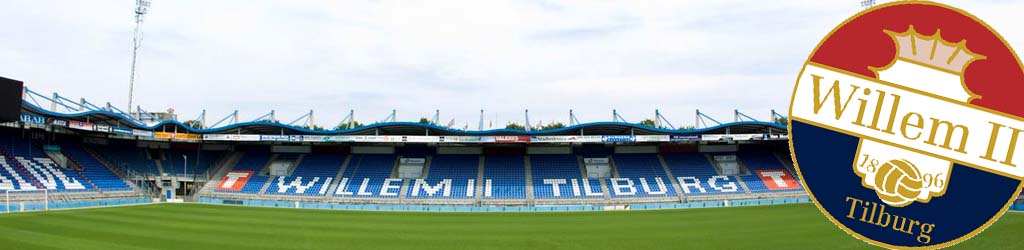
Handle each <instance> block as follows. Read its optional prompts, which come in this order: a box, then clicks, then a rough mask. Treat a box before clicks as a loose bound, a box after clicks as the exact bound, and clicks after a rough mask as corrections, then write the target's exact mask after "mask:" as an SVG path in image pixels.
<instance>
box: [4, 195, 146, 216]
mask: <svg viewBox="0 0 1024 250" xmlns="http://www.w3.org/2000/svg"><path fill="white" fill-rule="evenodd" d="M151 202H153V200H152V199H149V198H128V199H103V200H82V201H50V202H49V203H43V202H10V203H7V204H0V213H17V212H32V211H47V210H62V209H79V208H96V207H112V206H127V205H137V204H146V203H151Z"/></svg>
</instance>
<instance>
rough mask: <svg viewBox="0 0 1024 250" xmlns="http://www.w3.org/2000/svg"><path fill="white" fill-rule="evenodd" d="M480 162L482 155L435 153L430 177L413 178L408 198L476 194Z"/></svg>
mask: <svg viewBox="0 0 1024 250" xmlns="http://www.w3.org/2000/svg"><path fill="white" fill-rule="evenodd" d="M479 165H480V155H435V156H434V157H433V159H432V160H431V161H430V167H429V172H428V174H427V178H424V179H413V180H410V184H409V188H408V190H409V191H408V192H407V193H406V198H413V199H471V198H474V197H475V196H474V195H476V193H475V189H476V176H477V170H478V169H479Z"/></svg>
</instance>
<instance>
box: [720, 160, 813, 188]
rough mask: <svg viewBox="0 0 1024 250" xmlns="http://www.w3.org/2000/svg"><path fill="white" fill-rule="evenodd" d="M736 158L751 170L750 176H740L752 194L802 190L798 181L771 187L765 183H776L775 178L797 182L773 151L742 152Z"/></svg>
mask: <svg viewBox="0 0 1024 250" xmlns="http://www.w3.org/2000/svg"><path fill="white" fill-rule="evenodd" d="M736 157H737V158H739V161H740V162H743V165H746V166H747V168H748V169H750V174H748V175H743V176H740V178H742V179H743V182H745V183H746V184H747V187H748V188H749V189H750V192H754V193H764V192H787V191H798V190H801V189H802V187H801V186H800V183H799V182H796V181H793V182H780V184H774V183H773V184H771V185H769V184H766V183H765V181H772V182H775V180H776V179H773V178H785V179H788V180H796V175H795V174H793V173H791V172H790V171H789V170H787V169H786V167H785V166H784V165H782V162H781V161H779V159H778V158H776V157H775V155H773V154H772V152H771V151H767V150H760V149H751V150H741V151H739V152H737V153H736ZM768 172H774V173H775V174H773V175H768ZM779 180H781V179H779ZM782 183H785V184H784V185H787V186H782ZM772 186H775V187H772Z"/></svg>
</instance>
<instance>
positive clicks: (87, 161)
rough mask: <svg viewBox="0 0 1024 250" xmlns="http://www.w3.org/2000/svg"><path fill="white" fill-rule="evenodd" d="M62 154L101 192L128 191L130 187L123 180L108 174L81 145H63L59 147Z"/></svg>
mask: <svg viewBox="0 0 1024 250" xmlns="http://www.w3.org/2000/svg"><path fill="white" fill-rule="evenodd" d="M61 149H63V152H64V153H65V154H66V155H67V156H68V157H70V158H71V159H72V160H73V161H75V162H76V163H78V165H79V166H80V167H81V168H82V171H81V173H82V175H83V176H84V177H85V178H88V180H89V182H92V183H93V184H95V185H96V188H99V189H100V190H103V191H128V190H131V187H130V186H128V184H127V183H125V182H124V180H121V179H120V178H118V177H117V176H115V175H114V173H113V172H110V169H107V167H106V166H104V165H103V164H102V163H100V161H99V160H97V159H96V158H95V157H93V156H92V155H90V154H89V153H88V152H86V151H85V149H84V148H82V145H81V144H77V143H65V144H62V145H61Z"/></svg>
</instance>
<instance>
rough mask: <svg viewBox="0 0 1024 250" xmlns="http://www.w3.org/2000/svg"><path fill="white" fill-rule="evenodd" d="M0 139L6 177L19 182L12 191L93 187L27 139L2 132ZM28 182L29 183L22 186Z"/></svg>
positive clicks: (81, 189) (89, 189)
mask: <svg viewBox="0 0 1024 250" xmlns="http://www.w3.org/2000/svg"><path fill="white" fill-rule="evenodd" d="M0 141H3V142H0V153H2V154H3V158H4V160H3V163H0V164H2V165H3V168H4V169H5V170H7V171H6V172H7V174H8V175H9V176H10V178H11V179H14V180H17V181H18V184H19V185H18V186H17V188H16V189H13V190H36V189H46V190H52V191H55V192H67V191H92V190H94V189H95V188H94V186H93V185H92V184H90V183H87V182H86V180H85V179H84V178H82V177H81V175H79V174H78V172H76V171H75V170H72V169H65V168H62V167H60V166H58V165H57V163H56V162H54V161H53V160H52V159H50V158H49V156H47V155H46V154H45V153H44V151H43V149H42V147H39V146H38V145H35V143H33V142H32V141H31V140H28V139H25V138H22V137H20V136H16V135H11V134H7V133H3V134H2V135H0ZM11 170H13V171H11ZM29 182H30V183H32V184H33V185H24V184H28V183H29ZM4 186H6V185H4Z"/></svg>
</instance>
